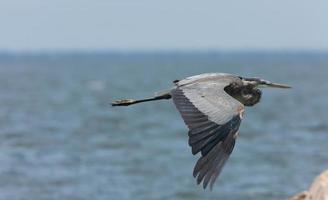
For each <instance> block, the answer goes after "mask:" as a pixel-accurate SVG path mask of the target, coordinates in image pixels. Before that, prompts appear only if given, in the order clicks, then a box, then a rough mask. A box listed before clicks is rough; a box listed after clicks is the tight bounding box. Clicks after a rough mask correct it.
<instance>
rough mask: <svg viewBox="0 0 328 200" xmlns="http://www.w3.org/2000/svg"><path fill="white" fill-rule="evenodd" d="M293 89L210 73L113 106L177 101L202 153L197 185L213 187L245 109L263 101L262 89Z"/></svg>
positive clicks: (195, 150)
mask: <svg viewBox="0 0 328 200" xmlns="http://www.w3.org/2000/svg"><path fill="white" fill-rule="evenodd" d="M261 85H262V86H264V85H266V86H271V87H278V88H289V86H286V85H282V84H274V83H271V82H269V81H265V80H262V79H258V78H242V77H240V76H236V75H232V74H225V73H207V74H200V75H196V76H191V77H188V78H185V79H182V80H176V81H174V87H173V88H172V89H170V90H169V91H167V92H164V93H161V94H159V95H157V96H155V97H154V98H149V99H142V100H119V101H116V102H114V103H113V104H112V105H113V106H127V105H132V104H136V103H141V102H146V101H155V100H161V99H171V98H172V99H173V102H174V104H175V106H176V108H177V109H178V110H179V112H180V114H181V116H182V118H183V120H184V122H185V124H186V125H187V126H188V128H189V132H188V136H189V142H188V143H189V145H190V146H191V148H192V153H193V154H197V153H199V152H200V153H201V157H200V158H199V160H198V161H197V163H196V165H195V168H194V172H193V175H194V177H197V183H198V184H199V183H201V182H203V187H204V188H206V187H207V185H208V184H209V183H210V186H211V188H212V186H213V184H214V182H215V180H216V178H217V177H218V175H219V174H220V172H221V170H222V168H223V166H224V164H225V162H226V160H227V159H228V157H229V155H230V154H231V152H232V150H233V148H234V145H235V140H236V137H237V134H238V129H239V126H240V123H241V120H242V116H243V113H244V106H253V105H255V104H256V103H258V102H259V101H260V98H261V94H262V93H261V91H260V90H259V89H258V86H261Z"/></svg>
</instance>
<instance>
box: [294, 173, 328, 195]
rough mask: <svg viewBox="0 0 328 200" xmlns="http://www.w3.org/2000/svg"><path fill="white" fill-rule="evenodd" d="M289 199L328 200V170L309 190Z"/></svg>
mask: <svg viewBox="0 0 328 200" xmlns="http://www.w3.org/2000/svg"><path fill="white" fill-rule="evenodd" d="M289 200H328V170H327V171H325V172H323V173H322V174H320V175H319V176H318V177H317V178H316V179H315V180H314V182H313V183H312V185H311V187H310V189H309V191H306V192H302V193H300V194H298V195H296V196H294V197H292V198H290V199H289Z"/></svg>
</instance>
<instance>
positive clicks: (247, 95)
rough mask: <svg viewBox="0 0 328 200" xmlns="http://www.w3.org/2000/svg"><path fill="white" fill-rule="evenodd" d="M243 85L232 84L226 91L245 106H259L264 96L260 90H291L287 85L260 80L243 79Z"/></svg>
mask: <svg viewBox="0 0 328 200" xmlns="http://www.w3.org/2000/svg"><path fill="white" fill-rule="evenodd" d="M239 78H240V79H241V81H242V82H241V83H242V84H240V83H237V82H235V83H232V84H230V85H229V86H228V87H226V88H225V91H226V92H227V93H228V94H230V95H231V96H233V97H234V98H236V99H237V100H239V101H240V102H241V103H243V104H244V105H245V106H253V105H255V104H257V103H258V102H259V101H260V99H261V96H262V92H261V90H260V88H263V87H272V88H291V87H290V86H288V85H285V84H279V83H272V82H270V81H267V80H263V79H260V78H243V77H239Z"/></svg>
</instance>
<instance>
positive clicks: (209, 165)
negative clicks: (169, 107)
mask: <svg viewBox="0 0 328 200" xmlns="http://www.w3.org/2000/svg"><path fill="white" fill-rule="evenodd" d="M237 79H238V77H226V76H224V77H223V76H222V77H221V76H220V75H219V76H217V77H212V78H210V79H204V80H200V81H195V82H193V81H188V82H185V84H184V82H183V81H181V84H180V85H178V84H177V87H176V88H175V89H173V90H172V91H171V95H172V97H173V101H174V104H175V105H176V107H177V109H178V110H179V112H180V114H181V116H182V118H183V120H184V122H185V123H186V125H187V126H188V128H189V132H188V135H189V145H190V146H191V148H192V153H193V154H197V153H198V152H201V157H200V158H199V160H198V161H197V163H196V165H195V168H194V172H193V175H194V177H197V183H198V184H200V183H201V182H202V181H203V187H204V188H206V187H207V185H208V183H210V187H211V188H212V187H213V183H214V182H215V180H216V178H217V177H218V175H219V174H220V172H221V170H222V168H223V166H224V164H225V162H226V160H227V159H228V157H229V155H230V154H231V152H232V150H233V148H234V145H235V139H236V135H237V132H238V128H239V125H240V123H241V117H242V113H243V112H244V106H243V105H242V104H241V103H240V102H239V101H237V100H236V99H234V98H233V97H231V96H230V95H229V94H227V93H226V92H225V91H224V87H226V86H228V85H229V84H230V83H231V82H232V81H238V80H237Z"/></svg>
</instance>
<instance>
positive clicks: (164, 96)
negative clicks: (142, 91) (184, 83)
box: [112, 92, 172, 106]
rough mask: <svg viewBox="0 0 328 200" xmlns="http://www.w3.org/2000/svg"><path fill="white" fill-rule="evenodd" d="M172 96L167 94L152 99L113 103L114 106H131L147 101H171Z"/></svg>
mask: <svg viewBox="0 0 328 200" xmlns="http://www.w3.org/2000/svg"><path fill="white" fill-rule="evenodd" d="M171 97H172V96H171V94H170V93H168V92H166V93H162V94H159V95H157V96H155V97H152V98H147V99H139V100H134V99H122V100H117V101H114V102H112V106H129V105H133V104H137V103H142V102H147V101H157V100H162V99H171Z"/></svg>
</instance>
